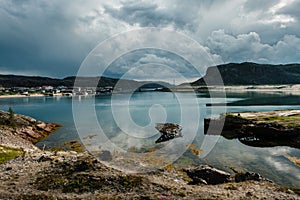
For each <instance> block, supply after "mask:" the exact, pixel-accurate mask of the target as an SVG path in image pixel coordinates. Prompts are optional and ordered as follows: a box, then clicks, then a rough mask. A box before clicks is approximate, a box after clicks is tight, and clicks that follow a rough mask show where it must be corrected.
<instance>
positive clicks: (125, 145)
mask: <svg viewBox="0 0 300 200" xmlns="http://www.w3.org/2000/svg"><path fill="white" fill-rule="evenodd" d="M112 99H113V101H112ZM276 99H277V100H276ZM281 99H284V101H282V100H281ZM298 99H299V102H298ZM224 102H232V104H230V106H227V107H224V106H218V107H208V106H206V105H207V104H211V103H224ZM73 103H74V105H75V108H76V111H75V112H72V98H70V97H32V98H30V97H29V98H26V97H24V98H8V99H0V109H2V110H8V108H9V107H12V108H13V109H14V111H15V113H21V114H24V115H29V116H32V117H34V118H37V119H39V120H42V121H49V122H57V123H61V124H63V127H62V128H61V129H60V130H58V131H57V132H55V133H54V134H51V135H50V136H49V137H48V138H46V139H45V140H43V141H41V142H39V143H38V145H39V146H40V147H42V146H46V148H51V147H53V146H63V144H64V143H65V142H68V141H71V140H79V139H81V141H82V142H83V144H85V145H86V146H87V148H88V149H90V150H91V149H93V148H97V147H98V148H99V146H101V148H102V149H108V150H110V151H111V150H112V148H113V150H114V151H117V152H119V153H120V154H124V152H126V151H128V150H129V149H130V150H132V149H134V151H135V152H141V151H143V152H145V151H146V152H151V151H152V150H153V149H155V150H158V154H157V155H156V154H155V155H154V157H155V156H157V157H163V158H164V159H166V162H165V163H171V162H173V161H176V160H177V159H178V158H179V159H178V160H177V161H176V164H177V165H180V166H181V165H186V164H191V163H207V164H210V165H213V166H215V167H218V168H222V169H224V170H227V171H230V169H229V168H230V167H233V168H235V169H237V170H247V171H255V172H259V173H261V174H262V175H263V176H265V177H267V178H269V179H271V180H274V181H275V182H277V183H279V184H281V185H287V186H292V187H300V168H299V166H296V165H295V164H293V163H292V162H290V161H289V160H288V159H286V158H285V157H284V155H285V154H289V155H291V156H296V157H298V158H300V150H299V149H294V148H290V147H272V148H258V147H250V146H246V145H244V144H241V143H240V142H239V141H238V140H227V139H225V138H223V137H217V136H209V137H204V133H203V118H205V117H212V116H217V115H218V114H220V113H223V112H224V111H227V112H243V111H271V110H281V109H300V98H298V96H295V95H290V94H281V93H268V94H264V93H256V92H251V93H246V92H242V93H228V94H227V98H226V99H224V98H214V99H211V98H209V96H208V95H207V94H198V95H197V96H195V95H193V94H186V93H185V94H183V93H177V94H172V93H159V92H148V93H147V92H145V93H135V94H133V95H132V96H129V97H128V96H126V95H125V94H123V95H122V94H119V95H114V96H113V98H111V96H98V97H96V98H95V99H94V98H93V97H86V96H82V97H75V98H74V99H73ZM74 105H73V106H74ZM93 112H95V113H94V114H95V115H93ZM73 114H75V119H76V120H77V126H78V127H79V128H78V127H77V128H76V126H75V123H74V116H73ZM95 121H97V122H98V123H99V124H98V123H97V124H95ZM165 121H166V122H172V123H179V124H181V125H182V127H183V135H184V137H183V138H176V139H174V140H172V141H171V142H169V143H163V144H158V145H157V144H155V143H154V141H155V140H156V139H157V138H158V137H159V136H160V134H159V133H158V132H157V131H156V130H155V128H154V126H155V123H157V122H165ZM99 127H101V130H102V131H100V132H102V133H104V136H105V137H104V136H103V134H102V135H101V134H100V135H99ZM78 132H79V135H78ZM87 138H89V139H87ZM93 139H94V140H93ZM104 140H107V141H110V143H107V141H104ZM204 141H206V142H207V141H209V142H210V143H209V144H210V145H211V148H210V147H208V146H205V145H204ZM93 142H94V143H93ZM214 142H216V145H212V144H214ZM190 143H194V144H195V146H194V147H193V148H195V149H198V150H201V151H200V152H201V153H200V155H199V156H196V155H195V154H193V153H191V149H189V148H187V146H186V145H187V144H190ZM147 155H149V154H147ZM143 156H144V154H138V155H135V158H134V159H136V161H139V159H141V158H140V157H143ZM152 156H153V155H152ZM144 157H145V156H144ZM143 159H144V158H143ZM143 161H145V160H143ZM141 162H142V161H141ZM145 162H146V161H145Z"/></svg>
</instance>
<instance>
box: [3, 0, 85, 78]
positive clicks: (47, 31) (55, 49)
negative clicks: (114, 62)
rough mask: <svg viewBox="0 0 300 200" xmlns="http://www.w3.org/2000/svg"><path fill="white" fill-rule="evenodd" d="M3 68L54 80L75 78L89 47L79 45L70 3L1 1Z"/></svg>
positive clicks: (6, 70)
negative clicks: (59, 77)
mask: <svg viewBox="0 0 300 200" xmlns="http://www.w3.org/2000/svg"><path fill="white" fill-rule="evenodd" d="M0 4H1V7H0V18H1V20H0V26H1V29H0V46H1V48H0V56H1V58H0V67H1V71H2V72H7V73H10V72H11V73H13V72H14V71H17V73H18V72H19V71H20V73H21V72H22V71H23V73H26V72H33V73H34V72H35V73H37V74H46V75H52V76H64V75H67V74H74V73H76V71H77V68H78V67H79V65H80V63H81V60H82V59H83V58H84V56H85V54H86V52H87V50H88V47H87V46H86V44H84V43H83V44H82V43H79V41H80V40H82V38H80V37H79V36H78V35H76V33H75V32H74V27H75V24H74V23H75V21H74V20H73V18H72V16H71V15H69V14H68V11H67V9H66V8H68V6H69V5H68V3H66V2H61V3H60V4H58V3H54V2H52V3H47V2H44V1H2V2H1V3H0Z"/></svg>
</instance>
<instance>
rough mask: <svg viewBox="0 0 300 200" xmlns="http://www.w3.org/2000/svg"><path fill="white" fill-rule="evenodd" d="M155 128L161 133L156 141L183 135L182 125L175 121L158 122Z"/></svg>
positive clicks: (164, 140)
mask: <svg viewBox="0 0 300 200" xmlns="http://www.w3.org/2000/svg"><path fill="white" fill-rule="evenodd" d="M155 128H156V129H157V130H158V131H159V132H160V133H161V136H160V138H158V139H157V140H156V141H155V143H161V142H166V141H169V140H172V139H174V138H178V137H182V133H181V131H182V127H181V126H180V125H178V124H173V123H157V124H156V126H155Z"/></svg>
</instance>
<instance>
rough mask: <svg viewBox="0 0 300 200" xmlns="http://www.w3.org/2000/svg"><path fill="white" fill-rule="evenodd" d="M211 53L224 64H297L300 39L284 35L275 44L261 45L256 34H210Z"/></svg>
mask: <svg viewBox="0 0 300 200" xmlns="http://www.w3.org/2000/svg"><path fill="white" fill-rule="evenodd" d="M207 45H208V47H209V48H210V49H211V50H212V52H213V53H218V54H219V55H220V56H221V57H222V58H223V60H224V61H225V62H243V61H251V62H261V63H273V64H280V63H291V62H299V56H300V46H299V45H300V38H298V37H296V36H295V35H285V36H284V37H283V38H281V39H280V40H279V41H278V42H277V43H276V44H274V45H269V44H266V43H263V42H262V41H261V39H260V36H259V35H258V34H257V33H256V32H250V33H247V34H239V35H236V36H235V35H231V34H228V33H226V32H225V31H224V30H218V31H214V32H212V34H211V36H210V37H209V38H208V41H207Z"/></svg>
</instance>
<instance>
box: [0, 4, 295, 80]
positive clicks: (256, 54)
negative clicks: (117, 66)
mask: <svg viewBox="0 0 300 200" xmlns="http://www.w3.org/2000/svg"><path fill="white" fill-rule="evenodd" d="M299 9H300V3H299V1H297V0H265V1H259V0H243V1H240V0H225V1H224V0H213V1H211V0H203V1H199V0H187V1H184V2H183V1H179V0H165V1H160V0H151V1H150V0H144V1H130V0H129V1H121V2H120V1H106V2H105V1H98V0H90V1H82V0H77V1H67V0H60V1H59V0H52V1H46V0H40V1H38V0H24V1H19V0H15V1H13V0H12V1H0V19H1V20H0V27H1V28H0V73H19V74H32V75H50V76H59V77H63V76H67V75H75V74H76V72H77V69H78V68H79V66H80V64H81V62H82V61H83V59H84V58H85V56H86V55H88V53H89V52H90V51H91V50H92V49H93V48H94V47H95V46H96V45H97V44H98V43H99V42H101V41H103V40H105V39H107V38H109V37H110V36H111V35H113V34H118V33H120V32H123V31H128V30H132V29H135V28H140V27H148V26H151V27H159V28H168V29H170V30H175V31H179V32H181V33H184V34H186V35H187V36H189V37H191V38H193V39H195V40H196V41H198V42H200V43H201V44H202V45H204V46H205V48H207V52H208V53H212V54H214V56H213V57H214V58H216V60H217V61H216V63H220V62H243V61H253V62H270V63H290V62H300V55H299V54H300V50H299V46H300V44H299V40H300V39H299V38H300V24H299V21H300V14H299ZM172 39H174V38H172ZM128 42H130V41H128ZM144 57H145V58H146V57H147V59H148V62H150V61H151V59H153V60H160V62H164V61H167V60H169V61H170V62H169V61H168V62H167V63H169V64H171V65H172V64H173V63H172V62H171V61H172V59H173V58H172V56H171V57H170V55H163V54H158V55H156V57H155V56H151V53H148V54H147V55H144ZM127 58H128V59H130V57H127ZM145 58H143V59H144V60H146V59H145ZM141 59H142V58H141ZM175 60H176V59H175ZM178 62H179V61H178ZM136 63H139V62H138V61H137V62H136ZM174 66H175V65H174ZM123 67H124V65H123Z"/></svg>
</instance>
